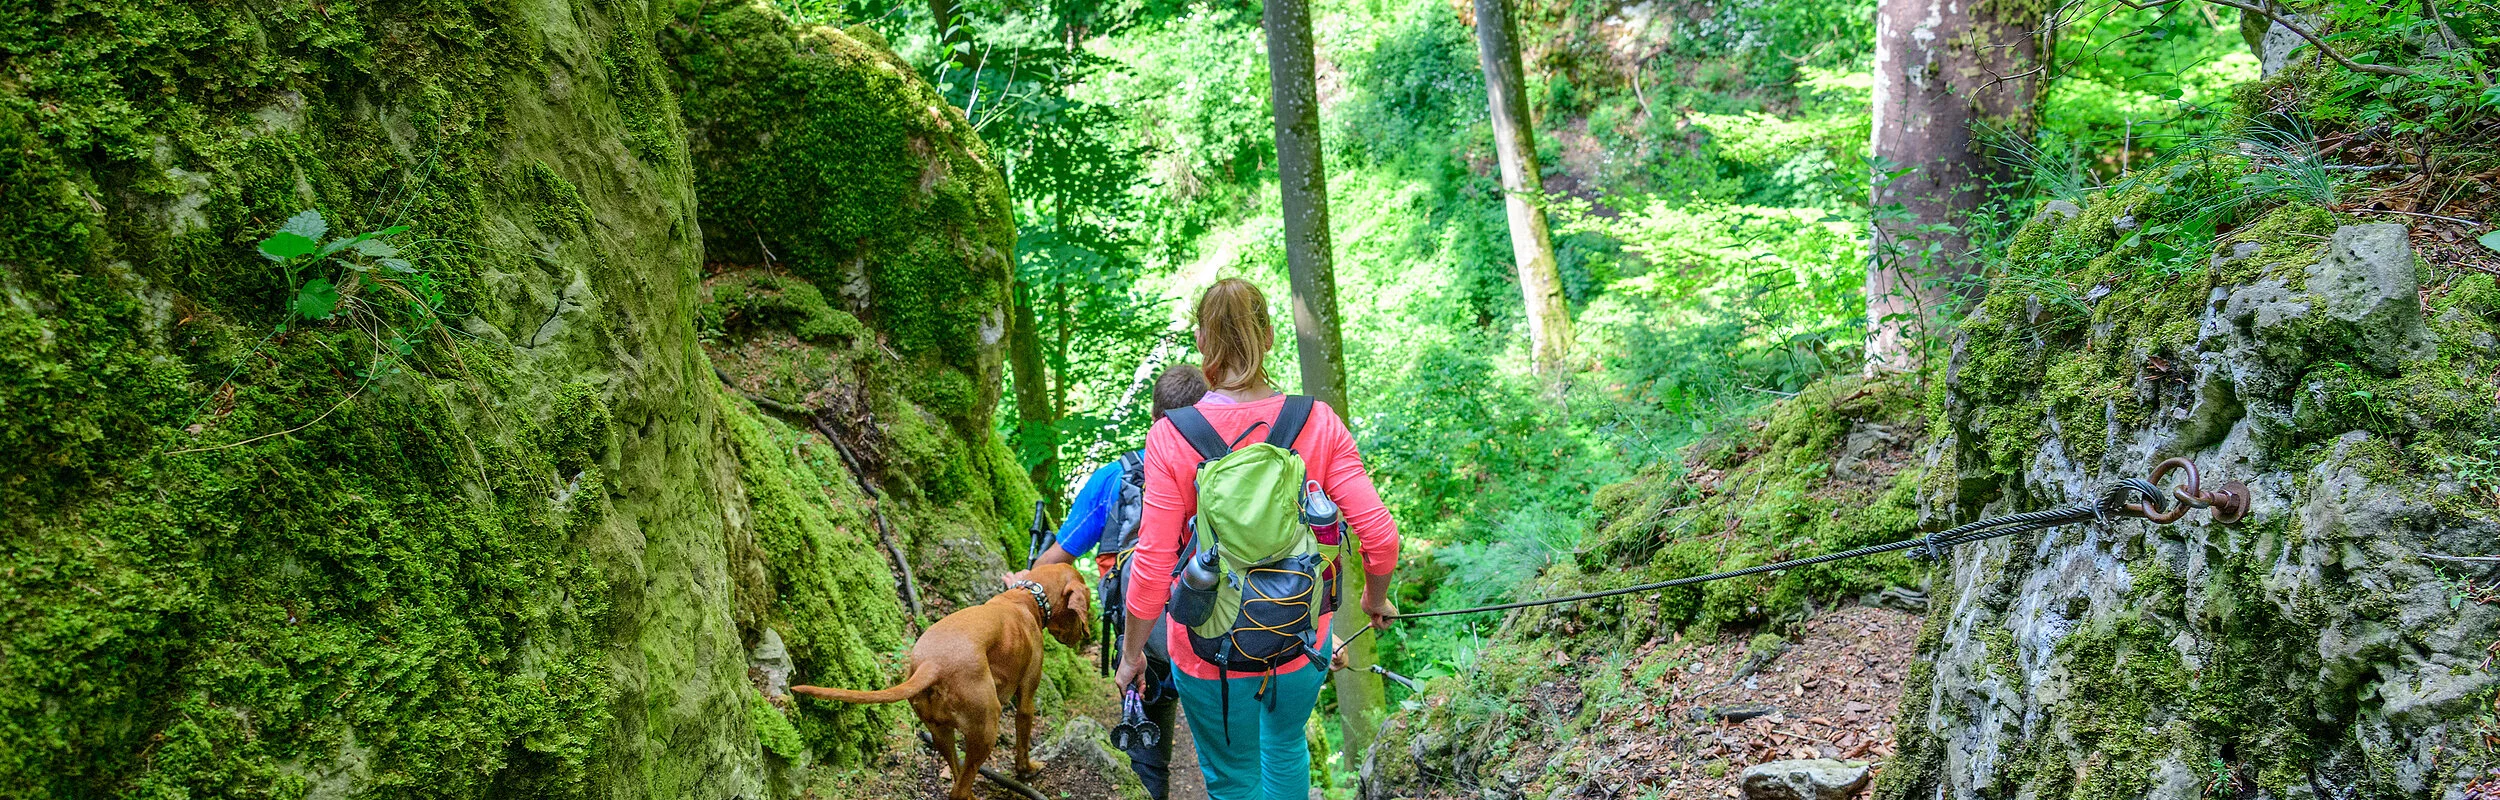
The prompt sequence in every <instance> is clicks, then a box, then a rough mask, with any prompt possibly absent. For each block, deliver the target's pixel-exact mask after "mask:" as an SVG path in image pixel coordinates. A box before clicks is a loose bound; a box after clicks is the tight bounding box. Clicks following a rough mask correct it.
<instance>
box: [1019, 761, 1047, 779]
mask: <svg viewBox="0 0 2500 800" xmlns="http://www.w3.org/2000/svg"><path fill="white" fill-rule="evenodd" d="M1042 766H1043V764H1042V762H1040V761H1035V760H1033V759H1030V758H1028V759H1025V760H1024V764H1023V765H1022V766H1019V767H1016V777H1019V778H1031V777H1034V776H1037V775H1040V774H1042Z"/></svg>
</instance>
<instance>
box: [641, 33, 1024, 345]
mask: <svg viewBox="0 0 2500 800" xmlns="http://www.w3.org/2000/svg"><path fill="white" fill-rule="evenodd" d="M673 8H674V14H675V17H674V20H673V21H672V23H671V24H670V25H669V26H668V28H667V30H666V31H665V32H664V33H663V35H662V37H661V40H662V46H663V48H664V49H665V50H666V52H667V56H668V59H669V60H670V62H671V63H673V64H675V65H676V67H677V73H678V75H679V76H680V77H679V88H680V92H681V94H682V96H683V103H684V104H685V108H686V113H687V116H688V118H690V119H693V120H696V121H697V124H696V127H697V131H696V147H695V149H694V154H693V157H694V159H695V161H696V163H697V164H698V165H699V166H700V169H699V171H698V175H699V180H700V182H699V185H698V191H699V192H700V193H701V195H702V196H703V198H704V205H703V228H704V231H705V234H706V236H707V237H708V244H709V245H710V251H711V252H712V253H713V254H714V257H715V258H726V259H729V260H735V261H739V262H742V263H761V262H763V261H765V260H766V259H767V258H771V259H774V260H777V261H778V262H780V263H782V264H784V265H786V266H787V267H788V268H789V269H790V270H791V271H792V272H793V273H794V274H796V275H799V276H801V277H804V278H807V279H808V280H810V281H813V282H815V283H817V284H819V285H824V286H847V285H852V284H854V283H855V282H856V283H859V284H862V285H864V288H865V289H866V290H867V297H866V298H865V299H866V303H867V306H868V308H867V310H868V314H867V315H866V316H868V317H872V318H873V319H872V320H871V322H872V323H873V324H874V325H875V326H876V327H877V328H878V330H880V331H882V332H884V333H885V334H886V335H887V336H888V337H889V339H890V345H891V346H892V347H893V348H894V349H895V350H896V351H898V352H899V353H900V354H902V355H903V356H904V357H905V358H909V359H914V360H923V359H925V360H927V361H929V362H931V363H933V364H945V365H950V366H954V367H956V368H958V369H963V370H967V371H971V372H974V373H976V374H986V373H987V372H988V370H987V369H984V368H983V366H982V365H980V364H978V363H976V362H975V360H974V359H975V357H976V356H975V354H978V353H981V352H984V351H988V350H991V348H988V347H986V346H985V345H986V343H984V342H982V341H981V338H982V334H981V333H980V331H981V330H982V329H983V327H984V326H989V327H991V328H993V329H994V328H996V326H997V325H998V320H999V319H1001V317H999V316H998V310H999V309H1000V308H1001V307H1003V305H1004V303H1005V301H1006V299H1007V287H1008V280H1009V274H1008V266H1009V265H1008V262H1007V250H1006V247H1005V246H1004V245H1003V243H1005V242H1011V241H1012V240H1013V238H1014V235H1013V231H1012V227H1011V223H1010V221H1009V218H1008V214H1007V201H1006V191H1005V184H1004V183H1003V182H1002V181H1000V180H998V177H997V176H998V171H997V168H996V164H995V163H994V161H993V160H992V158H991V156H990V155H989V153H988V150H987V147H986V146H985V145H983V144H982V143H981V142H980V140H979V139H978V138H977V137H975V136H973V134H972V131H971V129H970V126H969V125H968V124H966V123H965V121H964V120H963V117H962V114H961V113H960V112H958V111H956V110H955V109H954V107H953V106H952V105H951V104H949V103H947V102H946V101H945V100H943V99H942V98H940V97H938V96H937V94H936V92H935V91H934V90H932V89H931V88H929V87H928V86H927V85H926V84H924V83H922V82H920V81H919V80H917V79H916V78H915V77H913V75H914V73H913V71H912V70H911V68H910V67H909V66H908V65H906V64H904V63H903V62H902V61H901V60H900V59H899V58H896V57H895V56H894V55H893V54H892V53H889V52H886V51H884V50H882V49H880V48H878V47H876V46H874V45H871V44H868V43H865V42H862V41H860V40H858V39H854V38H852V37H850V36H848V35H846V34H844V33H842V32H839V31H836V30H833V29H831V28H813V29H805V30H792V29H790V27H789V25H788V23H787V22H786V21H785V20H783V19H782V18H781V17H780V15H779V13H778V12H776V11H774V10H772V8H771V7H770V6H769V5H766V4H763V3H731V4H726V5H709V6H707V5H705V4H698V3H691V2H682V3H676V4H674V6H673ZM767 252H769V254H770V255H769V256H768V255H767V254H766V253H767Z"/></svg>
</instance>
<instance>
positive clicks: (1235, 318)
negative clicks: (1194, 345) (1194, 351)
mask: <svg viewBox="0 0 2500 800" xmlns="http://www.w3.org/2000/svg"><path fill="white" fill-rule="evenodd" d="M1275 346H1276V328H1275V327H1274V326H1273V325H1271V324H1270V323H1269V322H1268V318H1267V295H1264V294H1261V293H1260V292H1259V287H1257V286H1254V285H1251V283H1250V282H1249V281H1245V280H1242V279H1240V278H1225V279H1223V280H1220V281H1216V282H1215V285H1214V286H1209V287H1207V291H1206V294H1202V295H1199V296H1198V350H1199V354H1200V355H1201V356H1204V357H1205V359H1206V365H1205V367H1204V369H1205V371H1206V373H1207V386H1208V387H1209V388H1212V389H1214V390H1216V391H1223V392H1237V391H1242V390H1245V389H1252V388H1256V387H1265V386H1270V385H1272V384H1270V383H1269V382H1268V379H1267V351H1268V350H1270V349H1272V348H1274V347H1275Z"/></svg>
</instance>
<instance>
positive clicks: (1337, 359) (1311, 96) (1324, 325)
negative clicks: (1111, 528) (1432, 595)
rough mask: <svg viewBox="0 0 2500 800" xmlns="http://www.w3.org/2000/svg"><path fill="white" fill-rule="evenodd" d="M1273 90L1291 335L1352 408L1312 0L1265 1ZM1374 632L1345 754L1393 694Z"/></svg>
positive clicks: (1343, 681)
mask: <svg viewBox="0 0 2500 800" xmlns="http://www.w3.org/2000/svg"><path fill="white" fill-rule="evenodd" d="M1263 17H1264V19H1263V22H1264V23H1265V25H1266V28H1267V70H1268V90H1269V97H1270V99H1271V102H1273V104H1274V107H1275V112H1276V173H1277V184H1278V186H1279V188H1280V193H1281V194H1282V195H1283V197H1282V200H1283V203H1282V209H1283V211H1284V217H1285V220H1284V221H1285V265H1286V267H1287V268H1288V269H1289V270H1290V271H1291V272H1292V274H1293V332H1294V335H1293V338H1294V346H1295V349H1296V352H1297V353H1298V354H1299V355H1300V356H1301V360H1302V393H1303V394H1307V395H1311V396H1312V397H1316V398H1319V399H1320V400H1321V401H1322V402H1326V403H1327V404H1328V405H1329V406H1331V407H1333V408H1335V409H1336V410H1337V413H1338V414H1340V415H1350V412H1349V411H1348V410H1347V409H1346V397H1345V387H1346V379H1345V351H1344V349H1343V348H1342V347H1341V346H1340V345H1339V343H1338V340H1337V282H1336V277H1335V274H1334V272H1335V269H1334V267H1333V265H1332V264H1331V259H1332V257H1333V256H1332V254H1331V251H1330V249H1329V244H1328V175H1327V170H1326V166H1325V164H1324V163H1323V162H1322V160H1321V153H1320V142H1319V88H1318V84H1317V82H1316V81H1317V72H1318V70H1317V66H1316V62H1317V60H1318V59H1317V57H1316V56H1315V55H1314V54H1313V53H1312V51H1311V9H1310V6H1309V4H1308V1H1307V0H1267V2H1266V9H1265V13H1264V15H1263ZM1338 573H1339V575H1340V576H1341V585H1342V586H1343V587H1344V588H1343V592H1344V594H1343V595H1342V596H1344V597H1345V598H1347V599H1348V600H1349V601H1350V600H1351V599H1353V598H1357V597H1361V596H1362V574H1363V570H1362V568H1361V566H1360V565H1359V564H1358V563H1356V562H1355V560H1352V559H1349V560H1348V561H1347V562H1346V563H1344V564H1342V565H1340V566H1339V567H1338ZM1357 616H1361V615H1360V614H1340V615H1338V616H1337V617H1336V621H1337V624H1336V625H1335V626H1334V627H1336V628H1337V631H1336V632H1337V633H1342V632H1351V631H1352V630H1353V629H1354V628H1355V627H1356V626H1357V625H1359V624H1360V623H1353V624H1349V620H1350V619H1351V618H1352V617H1357ZM1371 639H1372V637H1369V636H1366V637H1363V639H1362V641H1360V642H1357V643H1355V644H1354V645H1352V646H1350V647H1348V648H1347V650H1348V652H1347V656H1348V657H1349V658H1351V659H1353V660H1354V663H1355V665H1356V668H1355V669H1351V670H1346V671H1343V672H1339V673H1337V674H1336V686H1337V711H1338V714H1339V720H1338V724H1339V726H1340V730H1341V731H1342V732H1343V734H1344V736H1343V739H1344V742H1345V748H1346V750H1345V753H1346V759H1347V761H1346V763H1347V765H1349V766H1351V765H1352V764H1354V763H1356V762H1357V761H1359V760H1360V758H1361V755H1360V754H1361V753H1362V752H1363V751H1364V750H1367V749H1369V748H1370V747H1371V742H1372V737H1373V736H1374V735H1375V734H1376V733H1378V731H1379V729H1380V714H1381V709H1382V706H1383V705H1384V704H1385V702H1386V694H1385V693H1384V692H1383V691H1382V690H1381V686H1380V676H1377V675H1373V674H1371V673H1370V672H1368V671H1366V670H1365V668H1368V667H1369V666H1370V665H1371V663H1372V661H1373V654H1372V647H1371Z"/></svg>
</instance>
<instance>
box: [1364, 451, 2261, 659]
mask: <svg viewBox="0 0 2500 800" xmlns="http://www.w3.org/2000/svg"><path fill="white" fill-rule="evenodd" d="M2172 472H2185V473H2186V475H2185V479H2184V480H2182V481H2181V482H2180V484H2179V485H2178V486H2176V487H2173V488H2172V489H2171V490H2170V491H2169V492H2163V491H2162V490H2161V480H2162V478H2164V477H2167V476H2168V475H2169V474H2170V473H2172ZM2131 496H2141V497H2143V498H2144V502H2142V503H2136V502H2130V501H2129V500H2130V497H2131ZM2174 499H2175V500H2177V501H2178V503H2177V505H2176V506H2175V507H2174V506H2173V505H2172V503H2171V502H2170V501H2171V500H2174ZM2248 501H2249V489H2248V486H2247V485H2246V484H2243V483H2240V482H2239V481H2226V482H2224V483H2223V484H2222V485H2221V486H2219V487H2216V488H2215V489H2214V490H2212V491H2206V490H2205V488H2204V485H2203V476H2201V475H2199V474H2198V473H2197V470H2196V464H2195V462H2192V461H2189V460H2187V459H2184V458H2173V459H2170V460H2167V461H2163V462H2161V464H2160V465H2158V466H2155V467H2153V473H2152V475H2151V476H2149V477H2146V478H2125V479H2121V480H2118V481H2114V482H2112V483H2110V484H2108V485H2107V486H2104V487H2102V488H2101V491H2100V494H2098V495H2097V496H2095V497H2094V498H2093V499H2092V500H2089V501H2084V502H2078V503H2074V504H2071V505H2064V506H2058V507H2056V508H2050V509H2046V510H2042V511H2031V512H2025V513H2021V514H2006V515H2003V516H1996V517H1989V518H1987V519H1983V520H1979V521H1977V522H1972V523H1970V524H1967V525H1961V526H1958V527H1955V528H1952V529H1950V530H1945V531H1939V532H1937V533H1931V534H1928V535H1926V536H1918V537H1912V538H1909V539H1903V540H1901V541H1897V542H1891V543H1888V544H1879V545H1873V546H1869V547H1860V548H1857V549H1855V550H1844V551H1841V552H1838V553H1825V554H1823V555H1819V556H1814V557H1811V558H1799V559H1791V560H1788V561H1782V562H1779V563H1776V564H1764V565H1761V566H1756V567H1745V568H1743V569H1732V570H1725V571H1721V572H1713V573H1710V574H1707V575H1694V576H1691V577H1686V578H1676V579H1674V580H1665V581H1658V582H1656V583H1644V584H1640V585H1638V586H1626V587H1623V588H1619V589H1607V590H1604V591H1597V592H1583V593H1581V594H1574V595H1565V596H1562V597H1548V598H1543V599H1538V600H1522V601H1519V602H1516V603H1500V604H1496V605H1488V606H1476V607H1474V608H1453V609H1447V610H1442V611H1420V612H1416V613H1412V614H1399V615H1396V616H1393V617H1390V619H1393V620H1399V619H1423V618H1426V617H1447V616H1454V615H1458V614H1479V613H1483V612H1487V611H1509V610H1512V609H1520V608H1534V607H1537V606H1550V605H1559V604H1563V603H1577V602H1580V601H1583V600H1596V599H1600V598H1606V597H1615V596H1618V595H1627V594H1636V593H1640V592H1654V591H1658V590H1661V589H1672V588H1675V587H1678V586H1691V585H1693V584H1697V583H1709V582H1711V581H1719V580H1726V579H1729V578H1741V577H1744V576H1747V575H1760V574H1762V573H1765V572H1778V571H1781V570H1789V569H1796V568H1798V567H1809V566H1813V565H1816V564H1824V563H1829V562H1833V561H1844V560H1848V559H1852V558H1863V557H1866V556H1871V555H1879V554H1882V553H1891V552H1896V551H1901V550H1913V549H1915V550H1917V551H1918V552H1916V553H1912V554H1911V558H1914V559H1918V560H1921V561H1932V560H1938V559H1942V558H1943V557H1944V555H1945V552H1946V551H1949V550H1951V549H1953V548H1954V547H1956V546H1959V545H1964V544H1969V543H1971V542H1977V541H1983V540H1987V539H1995V538H1998V537H2001V536H2012V535H2014V534H2018V533H2028V532H2031V531H2039V530H2046V529H2049V528H2055V527H2059V526H2064V525H2071V524H2074V523H2078V522H2101V523H2107V522H2108V521H2109V520H2110V519H2111V518H2112V517H2119V516H2126V517H2136V518H2139V519H2143V520H2145V521H2148V522H2152V523H2154V524H2157V525H2168V524H2171V523H2174V522H2177V521H2179V520H2180V518H2182V517H2185V516H2187V512H2188V510H2189V509H2191V508H2203V509H2209V510H2211V511H2212V512H2213V519H2214V521H2215V522H2219V523H2222V524H2225V525H2228V524H2232V523H2236V522H2239V521H2240V520H2241V519H2242V518H2244V517H2246V516H2248ZM1373 629H1374V628H1373V623H1371V622H1366V623H1364V624H1363V627H1362V628H1360V629H1357V630H1355V632H1354V635H1353V636H1348V637H1345V641H1347V642H1349V643H1351V642H1353V641H1354V640H1355V638H1357V637H1360V636H1362V635H1363V634H1365V633H1368V632H1370V631H1372V630H1373ZM1340 646H1341V647H1342V646H1343V645H1340ZM1371 671H1372V672H1375V673H1378V674H1380V675H1381V676H1383V677H1387V678H1391V679H1394V680H1396V681H1397V682H1398V684H1399V685H1401V686H1405V687H1407V688H1408V689H1410V690H1412V689H1414V688H1415V682H1414V681H1413V680H1411V679H1408V678H1406V677H1405V676H1402V675H1398V674H1396V673H1393V672H1390V671H1388V670H1387V669H1383V668H1381V667H1380V666H1379V665H1376V664H1375V665H1373V666H1372V667H1371Z"/></svg>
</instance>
